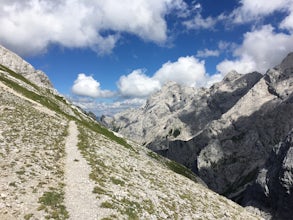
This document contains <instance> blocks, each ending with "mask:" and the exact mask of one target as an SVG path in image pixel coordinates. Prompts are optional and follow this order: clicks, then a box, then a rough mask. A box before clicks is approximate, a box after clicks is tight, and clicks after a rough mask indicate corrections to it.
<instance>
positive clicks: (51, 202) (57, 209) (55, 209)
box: [39, 190, 69, 220]
mask: <svg viewBox="0 0 293 220" xmlns="http://www.w3.org/2000/svg"><path fill="white" fill-rule="evenodd" d="M63 202H64V193H63V192H58V191H57V190H53V191H49V192H45V193H44V194H43V196H42V197H40V198H39V203H40V204H41V206H40V207H39V210H43V209H44V210H45V211H46V212H47V213H48V215H47V216H46V219H60V220H61V219H67V218H69V214H68V212H67V210H66V207H65V206H64V205H63Z"/></svg>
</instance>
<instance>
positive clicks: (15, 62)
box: [0, 45, 53, 89]
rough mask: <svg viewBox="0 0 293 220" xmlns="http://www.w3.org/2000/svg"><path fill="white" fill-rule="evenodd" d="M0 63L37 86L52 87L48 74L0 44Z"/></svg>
mask: <svg viewBox="0 0 293 220" xmlns="http://www.w3.org/2000/svg"><path fill="white" fill-rule="evenodd" d="M0 64H2V65H3V66H5V67H7V68H9V69H11V70H12V71H14V72H16V73H19V74H21V75H23V76H24V77H25V78H27V79H28V80H30V81H31V82H33V83H35V84H36V85H38V86H39V87H44V88H49V89H53V85H52V83H51V82H50V80H49V78H48V76H47V75H46V74H45V73H44V72H42V71H40V70H35V68H34V67H33V66H32V65H31V64H29V63H28V62H26V61H25V60H23V59H22V58H21V57H20V56H18V55H17V54H15V53H13V52H12V51H10V50H8V49H6V48H5V47H3V46H1V45H0Z"/></svg>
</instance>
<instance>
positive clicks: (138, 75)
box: [117, 56, 222, 97]
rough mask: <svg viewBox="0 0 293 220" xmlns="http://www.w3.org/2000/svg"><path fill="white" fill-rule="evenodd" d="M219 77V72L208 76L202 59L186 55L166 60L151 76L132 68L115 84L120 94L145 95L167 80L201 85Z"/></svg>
mask: <svg viewBox="0 0 293 220" xmlns="http://www.w3.org/2000/svg"><path fill="white" fill-rule="evenodd" d="M221 77H222V76H221V74H218V75H214V76H209V75H208V74H207V73H206V70H205V63H204V61H199V60H198V59H196V58H195V57H193V56H186V57H179V58H178V60H177V61H175V62H170V61H168V62H166V63H165V64H163V65H162V67H161V68H160V69H159V70H157V71H156V72H155V73H154V74H153V76H147V75H146V74H145V73H144V71H143V70H141V69H138V70H134V71H133V72H132V73H130V74H129V75H127V76H125V75H123V76H122V77H120V79H119V81H118V83H117V86H118V90H119V93H120V94H121V95H122V96H128V97H147V96H149V95H150V94H152V93H153V92H155V91H157V90H159V89H160V88H161V87H162V86H163V85H164V84H165V83H166V82H168V81H174V82H176V83H178V84H181V85H184V86H191V87H202V86H210V85H211V83H212V82H216V81H219V80H220V79H221Z"/></svg>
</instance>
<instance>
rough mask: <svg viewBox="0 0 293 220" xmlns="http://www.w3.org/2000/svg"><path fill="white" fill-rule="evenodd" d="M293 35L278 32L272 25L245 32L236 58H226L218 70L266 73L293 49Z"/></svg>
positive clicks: (235, 52) (237, 49) (236, 50)
mask: <svg viewBox="0 0 293 220" xmlns="http://www.w3.org/2000/svg"><path fill="white" fill-rule="evenodd" d="M292 42H293V35H290V34H286V33H276V32H275V31H274V28H273V27H272V26H271V25H264V26H262V27H261V28H259V29H256V30H253V31H251V32H247V33H246V34H244V40H243V42H242V44H241V45H239V46H238V47H237V48H236V49H235V50H234V53H233V55H234V57H235V59H234V60H224V61H223V62H221V63H220V64H218V65H217V70H218V71H219V72H221V73H227V72H229V71H230V70H232V69H234V70H236V71H238V72H240V73H247V72H251V71H255V70H256V71H259V72H261V73H265V72H266V70H267V69H268V68H271V67H274V66H275V65H277V64H279V63H280V62H281V60H282V59H283V58H284V57H285V56H286V55H287V54H288V53H289V52H291V51H293V43H292Z"/></svg>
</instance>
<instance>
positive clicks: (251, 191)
mask: <svg viewBox="0 0 293 220" xmlns="http://www.w3.org/2000/svg"><path fill="white" fill-rule="evenodd" d="M292 170H293V130H291V131H290V132H289V134H288V135H287V137H286V138H285V139H284V140H283V141H281V142H280V143H279V144H277V145H276V146H275V147H274V148H273V150H272V151H271V153H270V156H269V158H268V160H267V161H266V164H265V166H264V167H263V168H262V169H261V170H260V171H259V173H258V176H257V179H256V181H255V183H254V184H253V185H251V186H249V187H248V188H247V190H246V191H245V192H244V193H243V195H244V196H243V198H241V200H240V201H239V202H240V203H241V204H242V205H245V206H254V207H258V208H259V209H262V210H265V211H267V212H269V214H270V215H271V216H272V217H273V218H275V219H290V218H292V215H293V194H292V193H293V192H292V190H293V172H292Z"/></svg>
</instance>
